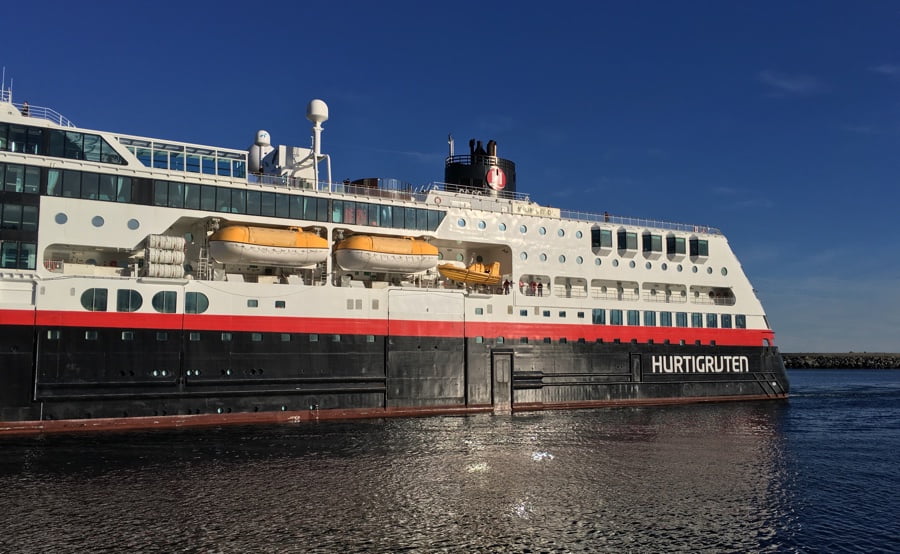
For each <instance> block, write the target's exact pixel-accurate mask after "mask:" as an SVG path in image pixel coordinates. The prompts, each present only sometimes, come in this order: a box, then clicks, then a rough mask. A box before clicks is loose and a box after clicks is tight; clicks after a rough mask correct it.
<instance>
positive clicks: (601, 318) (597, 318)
mask: <svg viewBox="0 0 900 554" xmlns="http://www.w3.org/2000/svg"><path fill="white" fill-rule="evenodd" d="M591 321H592V322H593V323H594V325H606V310H605V309H603V308H594V309H593V310H592V311H591Z"/></svg>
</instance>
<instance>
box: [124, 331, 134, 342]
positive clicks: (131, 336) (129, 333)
mask: <svg viewBox="0 0 900 554" xmlns="http://www.w3.org/2000/svg"><path fill="white" fill-rule="evenodd" d="M121 338H122V340H125V341H128V340H134V331H122V335H121Z"/></svg>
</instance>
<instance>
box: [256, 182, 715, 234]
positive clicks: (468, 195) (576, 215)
mask: <svg viewBox="0 0 900 554" xmlns="http://www.w3.org/2000/svg"><path fill="white" fill-rule="evenodd" d="M248 181H249V182H250V183H252V184H263V185H271V186H276V187H285V188H290V189H297V190H314V191H319V192H331V193H336V194H348V195H353V196H366V197H370V198H392V199H395V200H407V201H413V202H425V201H426V200H427V198H428V195H429V193H431V192H437V193H439V194H440V195H441V196H442V197H445V198H446V197H456V198H459V199H472V198H480V199H490V200H505V201H511V202H529V203H530V202H531V198H530V196H529V195H528V194H527V193H522V192H507V191H490V192H486V191H485V190H484V189H480V188H478V189H473V188H467V187H461V186H458V185H452V184H449V183H441V182H434V183H428V184H427V185H420V186H416V185H412V184H409V183H403V182H400V181H397V180H395V179H378V181H377V183H378V186H372V187H368V186H361V185H354V184H351V183H346V182H344V183H328V182H324V181H320V182H318V183H316V182H315V181H313V180H310V179H295V178H292V177H282V176H278V175H257V174H251V175H249V176H248ZM383 183H387V186H382V184H383ZM559 213H560V219H573V220H576V221H589V222H592V223H612V224H614V225H630V226H634V227H650V228H654V229H666V230H671V231H683V232H688V233H706V234H712V235H721V234H722V232H721V231H720V230H719V229H716V228H715V227H709V226H707V225H692V224H688V223H674V222H670V221H659V220H655V219H644V218H638V217H625V216H617V215H610V214H609V213H591V212H581V211H574V210H560V212H559Z"/></svg>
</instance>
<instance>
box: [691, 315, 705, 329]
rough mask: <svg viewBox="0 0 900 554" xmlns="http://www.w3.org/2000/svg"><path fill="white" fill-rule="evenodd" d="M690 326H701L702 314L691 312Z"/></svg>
mask: <svg viewBox="0 0 900 554" xmlns="http://www.w3.org/2000/svg"><path fill="white" fill-rule="evenodd" d="M691 327H703V314H698V313H696V312H695V313H692V314H691Z"/></svg>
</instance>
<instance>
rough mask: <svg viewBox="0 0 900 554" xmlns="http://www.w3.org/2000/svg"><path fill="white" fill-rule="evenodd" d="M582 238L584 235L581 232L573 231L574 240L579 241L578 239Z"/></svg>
mask: <svg viewBox="0 0 900 554" xmlns="http://www.w3.org/2000/svg"><path fill="white" fill-rule="evenodd" d="M583 236H584V234H583V233H582V232H581V231H575V238H576V239H580V238H581V237H583Z"/></svg>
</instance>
